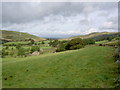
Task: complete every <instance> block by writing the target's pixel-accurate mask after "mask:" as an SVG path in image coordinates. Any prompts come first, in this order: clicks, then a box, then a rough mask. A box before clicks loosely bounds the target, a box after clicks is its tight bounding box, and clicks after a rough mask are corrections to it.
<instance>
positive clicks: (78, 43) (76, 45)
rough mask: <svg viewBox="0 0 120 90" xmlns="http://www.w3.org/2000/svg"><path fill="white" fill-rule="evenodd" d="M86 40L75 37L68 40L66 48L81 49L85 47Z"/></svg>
mask: <svg viewBox="0 0 120 90" xmlns="http://www.w3.org/2000/svg"><path fill="white" fill-rule="evenodd" d="M84 45H85V44H84V42H83V40H82V39H81V38H75V39H72V40H70V41H69V42H68V44H67V45H66V50H74V49H80V48H83V47H84Z"/></svg>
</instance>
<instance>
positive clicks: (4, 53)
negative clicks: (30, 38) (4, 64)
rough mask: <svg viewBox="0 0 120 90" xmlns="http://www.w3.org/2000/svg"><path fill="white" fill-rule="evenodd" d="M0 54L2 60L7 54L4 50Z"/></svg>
mask: <svg viewBox="0 0 120 90" xmlns="http://www.w3.org/2000/svg"><path fill="white" fill-rule="evenodd" d="M1 54H2V58H4V57H5V56H7V55H8V52H6V51H5V49H4V48H3V49H2V53H1Z"/></svg>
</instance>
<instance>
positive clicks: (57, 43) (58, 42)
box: [49, 40, 60, 47]
mask: <svg viewBox="0 0 120 90" xmlns="http://www.w3.org/2000/svg"><path fill="white" fill-rule="evenodd" d="M59 44H60V41H58V40H54V41H51V42H50V43H49V45H50V46H52V47H57V46H58V45H59Z"/></svg>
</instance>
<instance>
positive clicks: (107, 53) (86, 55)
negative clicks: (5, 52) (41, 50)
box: [2, 46, 116, 88]
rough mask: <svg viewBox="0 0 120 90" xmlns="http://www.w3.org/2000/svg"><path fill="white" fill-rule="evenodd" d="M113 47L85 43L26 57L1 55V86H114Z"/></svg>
mask: <svg viewBox="0 0 120 90" xmlns="http://www.w3.org/2000/svg"><path fill="white" fill-rule="evenodd" d="M113 50H114V48H112V47H99V46H88V47H86V48H82V49H79V50H71V51H65V52H60V53H54V54H46V55H40V56H31V57H26V58H3V68H2V69H3V74H2V75H3V77H2V78H3V88H8V87H9V88H15V87H16V88H80V87H81V88H84V87H89V88H108V87H109V88H110V87H114V85H113V82H114V77H115V75H114V72H113V69H114V68H115V66H116V65H115V64H114V61H113V59H112V53H113Z"/></svg>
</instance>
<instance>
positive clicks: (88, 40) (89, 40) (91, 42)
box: [83, 39, 95, 45]
mask: <svg viewBox="0 0 120 90" xmlns="http://www.w3.org/2000/svg"><path fill="white" fill-rule="evenodd" d="M83 42H84V44H85V45H88V44H95V40H93V39H83Z"/></svg>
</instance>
